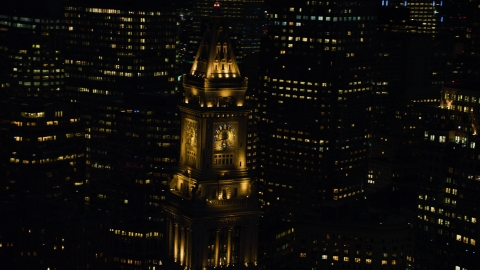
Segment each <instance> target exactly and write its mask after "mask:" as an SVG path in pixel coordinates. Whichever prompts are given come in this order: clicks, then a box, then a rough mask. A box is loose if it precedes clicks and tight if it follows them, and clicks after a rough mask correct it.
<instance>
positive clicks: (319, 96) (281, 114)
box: [250, 1, 376, 215]
mask: <svg viewBox="0 0 480 270" xmlns="http://www.w3.org/2000/svg"><path fill="white" fill-rule="evenodd" d="M375 6H376V5H375V4H374V3H373V1H353V2H352V1H335V2H332V1H330V2H329V1H272V2H271V3H270V11H269V12H270V13H269V25H268V40H267V41H266V44H265V46H264V48H263V50H262V57H263V59H262V61H261V63H262V66H261V71H260V72H261V74H260V75H261V80H262V81H261V85H262V87H261V88H259V89H258V92H256V93H255V98H256V99H258V104H257V107H256V108H255V112H256V116H257V121H258V122H257V124H258V125H259V140H260V141H259V143H258V145H259V147H257V149H256V151H253V153H252V155H255V156H256V157H257V158H256V160H257V163H258V164H256V165H255V166H256V167H257V169H258V170H257V172H258V174H257V177H258V178H259V181H261V183H262V185H263V190H262V191H261V192H262V193H263V198H261V200H262V204H263V207H264V208H265V209H266V210H267V211H270V210H275V211H276V210H279V209H280V210H281V211H282V212H283V213H285V214H287V215H289V214H295V212H297V213H301V212H305V210H306V209H312V207H318V206H319V204H321V203H322V202H325V201H330V200H342V199H346V198H353V197H358V196H359V195H360V194H361V192H362V184H363V183H364V181H365V177H366V173H367V170H366V162H367V146H368V139H369V136H370V135H369V124H370V111H371V104H370V99H371V90H372V85H371V82H372V79H371V59H372V56H373V49H372V44H373V40H372V36H373V34H374V22H375V20H376V16H375V14H376V12H375ZM250 165H251V166H253V164H250Z"/></svg>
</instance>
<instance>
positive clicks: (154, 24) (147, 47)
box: [64, 1, 177, 96]
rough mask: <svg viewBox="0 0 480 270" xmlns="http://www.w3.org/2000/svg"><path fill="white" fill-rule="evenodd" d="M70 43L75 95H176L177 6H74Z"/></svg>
mask: <svg viewBox="0 0 480 270" xmlns="http://www.w3.org/2000/svg"><path fill="white" fill-rule="evenodd" d="M64 38H65V45H64V46H65V50H64V52H65V77H66V84H65V85H66V91H67V93H69V95H72V96H122V95H127V94H128V93H140V92H158V91H162V92H164V93H174V92H175V91H176V88H175V85H176V74H175V72H176V52H177V49H176V48H177V22H176V17H175V9H174V8H173V6H172V3H171V2H167V3H165V2H162V3H157V2H155V1H138V2H136V3H128V2H126V1H117V2H114V1H100V2H98V1H87V2H85V1H72V2H69V3H67V4H66V6H65V33H64Z"/></svg>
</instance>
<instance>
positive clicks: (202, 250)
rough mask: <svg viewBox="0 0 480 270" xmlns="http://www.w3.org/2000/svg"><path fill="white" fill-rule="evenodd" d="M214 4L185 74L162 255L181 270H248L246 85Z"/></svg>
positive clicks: (253, 207)
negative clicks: (177, 159)
mask: <svg viewBox="0 0 480 270" xmlns="http://www.w3.org/2000/svg"><path fill="white" fill-rule="evenodd" d="M226 29H228V28H227V27H226V26H224V24H223V22H222V16H221V11H220V5H219V4H218V3H215V7H214V12H213V15H212V17H211V22H210V25H209V27H208V28H207V29H206V32H205V35H204V37H203V40H202V42H201V44H200V48H199V49H198V53H197V56H196V58H195V61H194V64H193V67H192V69H191V72H190V73H189V74H186V75H184V84H183V85H184V88H185V99H184V103H183V104H181V105H180V106H179V107H180V110H181V112H182V116H181V118H182V124H181V147H180V151H181V152H180V162H179V170H178V173H177V174H176V175H175V176H174V178H173V179H172V181H171V183H170V190H171V193H170V196H169V198H167V204H166V205H165V206H164V210H165V212H166V213H167V219H168V222H167V223H168V228H167V239H168V240H167V243H166V245H168V251H169V257H170V259H171V260H173V261H174V262H175V263H176V265H181V267H182V268H184V269H209V268H213V267H218V266H231V267H240V268H243V267H246V266H253V265H255V264H256V260H257V234H258V233H257V223H258V215H259V211H258V205H257V199H256V196H254V193H255V192H254V188H253V184H252V181H251V179H250V177H249V175H248V172H247V166H246V128H247V117H248V116H249V115H250V113H251V111H250V109H249V108H246V107H245V106H244V100H245V91H246V89H247V79H246V78H242V77H241V75H240V71H239V69H238V66H237V63H236V61H235V55H234V53H233V51H232V47H231V44H230V41H229V39H228V35H227V33H226Z"/></svg>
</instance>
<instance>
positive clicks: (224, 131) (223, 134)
mask: <svg viewBox="0 0 480 270" xmlns="http://www.w3.org/2000/svg"><path fill="white" fill-rule="evenodd" d="M234 142H235V130H234V129H233V127H232V126H230V125H227V124H222V125H220V126H218V127H217V129H216V130H215V135H214V143H215V148H216V149H218V150H220V149H226V148H228V147H232V146H233V145H234Z"/></svg>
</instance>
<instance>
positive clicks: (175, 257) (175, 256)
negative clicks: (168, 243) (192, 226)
mask: <svg viewBox="0 0 480 270" xmlns="http://www.w3.org/2000/svg"><path fill="white" fill-rule="evenodd" d="M178 233H179V232H178V223H175V240H173V261H175V262H178V247H179V245H178V240H179V239H178Z"/></svg>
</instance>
